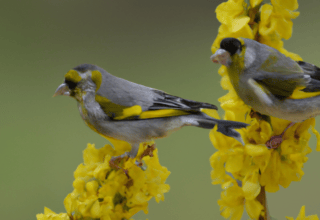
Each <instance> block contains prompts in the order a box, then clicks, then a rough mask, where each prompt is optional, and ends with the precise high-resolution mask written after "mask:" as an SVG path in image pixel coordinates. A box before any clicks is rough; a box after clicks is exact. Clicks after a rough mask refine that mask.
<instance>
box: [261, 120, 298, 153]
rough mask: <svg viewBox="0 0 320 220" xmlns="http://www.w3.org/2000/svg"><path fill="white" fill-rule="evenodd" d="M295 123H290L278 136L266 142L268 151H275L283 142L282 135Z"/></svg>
mask: <svg viewBox="0 0 320 220" xmlns="http://www.w3.org/2000/svg"><path fill="white" fill-rule="evenodd" d="M294 124H295V122H291V123H290V124H289V125H288V126H287V127H286V128H285V129H284V131H283V132H282V134H280V135H275V136H272V137H271V138H270V140H268V141H267V143H266V146H267V148H268V149H277V148H278V147H279V146H280V144H281V143H282V141H283V135H284V133H285V132H286V131H287V130H288V128H290V127H292V126H293V125H294Z"/></svg>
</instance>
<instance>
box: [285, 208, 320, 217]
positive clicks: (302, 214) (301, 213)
mask: <svg viewBox="0 0 320 220" xmlns="http://www.w3.org/2000/svg"><path fill="white" fill-rule="evenodd" d="M286 218H287V220H294V218H293V217H287V216H286ZM296 220H319V218H318V216H317V215H309V216H306V212H305V206H302V207H301V209H300V212H299V215H298V217H297V218H296Z"/></svg>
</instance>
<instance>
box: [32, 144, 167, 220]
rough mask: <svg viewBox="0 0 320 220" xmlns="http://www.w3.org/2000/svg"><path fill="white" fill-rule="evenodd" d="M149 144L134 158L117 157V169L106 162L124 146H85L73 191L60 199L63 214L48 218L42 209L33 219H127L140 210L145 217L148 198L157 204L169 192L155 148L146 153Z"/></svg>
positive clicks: (121, 150)
mask: <svg viewBox="0 0 320 220" xmlns="http://www.w3.org/2000/svg"><path fill="white" fill-rule="evenodd" d="M150 144H151V145H152V144H153V143H144V144H141V145H140V149H139V152H138V155H137V157H136V158H133V159H132V158H120V160H119V161H118V164H117V166H118V167H121V168H120V169H117V168H114V167H112V166H110V164H109V161H110V159H111V157H113V156H119V155H121V154H123V152H125V151H127V150H128V149H127V148H128V146H127V145H126V144H125V146H118V147H117V148H116V149H113V148H112V147H111V145H105V146H104V147H102V148H100V149H96V148H95V147H94V145H92V144H88V146H87V148H86V149H85V150H84V153H83V158H84V163H83V164H80V165H79V166H78V168H77V169H76V171H75V172H74V177H75V180H74V182H73V187H74V190H73V192H72V193H70V194H69V195H68V196H67V197H66V198H65V200H64V205H65V208H66V211H67V214H60V215H59V216H58V215H57V216H55V218H52V217H51V216H53V215H54V213H53V212H52V211H50V210H49V209H45V213H44V214H38V215H37V219H38V220H47V219H48V220H49V219H55V220H66V219H71V220H82V219H100V220H112V219H130V218H131V217H132V216H133V215H134V214H136V213H137V212H138V211H140V210H143V211H144V212H145V213H146V214H147V213H148V201H149V200H150V199H151V198H152V197H154V198H155V200H156V201H157V202H159V201H160V200H164V195H163V194H164V193H166V192H168V191H169V185H168V184H165V181H166V179H167V177H168V176H169V175H170V172H169V171H168V170H167V168H165V167H163V166H161V165H160V164H159V158H158V155H157V149H155V150H153V152H152V151H150V150H149V151H148V148H150ZM129 148H130V146H129ZM145 152H148V154H145ZM140 159H141V160H140ZM48 210H49V211H48Z"/></svg>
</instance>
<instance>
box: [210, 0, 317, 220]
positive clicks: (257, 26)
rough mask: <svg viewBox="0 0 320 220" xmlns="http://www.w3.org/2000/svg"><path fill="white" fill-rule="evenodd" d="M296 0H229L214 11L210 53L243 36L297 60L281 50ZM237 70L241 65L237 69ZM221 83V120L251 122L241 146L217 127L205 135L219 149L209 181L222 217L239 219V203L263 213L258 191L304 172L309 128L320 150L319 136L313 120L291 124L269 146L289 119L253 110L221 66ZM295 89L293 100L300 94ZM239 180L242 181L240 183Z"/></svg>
mask: <svg viewBox="0 0 320 220" xmlns="http://www.w3.org/2000/svg"><path fill="white" fill-rule="evenodd" d="M297 8H298V2H297V0H290V1H289V0H272V1H271V4H264V3H263V1H262V0H250V3H248V4H247V3H246V2H245V1H244V0H229V1H227V2H224V3H222V4H220V5H219V6H218V7H217V9H216V15H217V19H218V20H219V22H220V23H221V25H220V27H219V30H218V35H217V37H216V39H215V40H214V42H213V45H212V48H211V49H212V52H213V53H216V51H217V50H218V49H219V48H220V42H221V41H222V40H223V39H225V38H238V37H242V38H248V39H253V40H256V41H258V42H260V43H263V44H266V45H268V46H271V47H273V48H275V49H277V50H279V51H280V52H281V53H283V54H285V55H286V56H288V57H290V58H291V59H293V60H296V61H298V60H299V61H301V60H302V59H301V57H300V56H299V55H297V54H294V53H291V52H288V51H287V50H285V49H284V48H283V42H282V39H289V38H290V37H291V35H292V24H293V23H292V21H291V20H292V19H294V18H296V17H297V16H298V15H299V12H296V11H295V10H296V9H297ZM239 68H240V67H239ZM218 72H219V74H220V75H221V77H222V79H221V86H222V88H223V89H224V90H228V91H229V92H228V94H226V95H224V96H223V97H221V98H220V99H219V102H220V103H221V107H222V109H224V110H225V116H224V119H227V120H234V121H239V122H245V123H248V124H250V126H249V127H247V129H242V130H241V131H239V132H240V133H241V135H242V139H243V140H244V142H245V146H242V145H241V144H240V143H238V142H237V141H235V140H233V139H231V138H229V137H224V136H222V135H221V134H219V133H218V132H216V129H213V130H212V131H211V133H210V139H211V141H212V144H213V145H214V147H215V148H216V149H217V150H218V151H217V152H216V153H214V154H213V155H212V157H211V158H210V163H211V166H212V168H213V170H212V173H211V177H212V180H213V181H212V183H213V184H221V186H222V189H223V192H222V194H221V199H220V200H219V201H218V204H219V205H220V210H221V215H222V216H223V217H225V218H231V219H235V220H236V219H241V217H242V213H243V210H244V207H245V209H246V211H247V213H248V215H249V216H250V218H252V219H258V218H259V216H260V215H262V216H263V215H265V210H264V207H263V206H262V205H261V204H260V203H259V202H258V201H257V199H256V197H257V196H258V195H259V193H260V192H261V190H262V187H263V190H266V191H267V192H276V191H278V190H279V186H280V185H281V186H283V187H288V186H289V185H290V183H291V182H292V181H300V180H301V178H302V176H303V175H304V172H303V170H302V168H303V165H304V163H305V162H306V161H307V160H308V157H307V155H308V154H309V153H310V152H311V148H310V147H309V146H308V141H309V139H310V136H311V135H310V134H309V128H311V129H312V132H313V133H314V134H315V135H316V136H317V139H318V143H317V150H318V151H319V150H320V144H319V143H320V141H319V140H320V136H319V133H318V132H317V131H316V130H315V128H314V126H315V119H314V118H311V119H307V120H305V121H303V122H301V123H295V124H294V125H292V126H291V127H289V128H288V129H287V130H286V131H285V133H284V134H283V137H282V138H283V141H282V143H279V144H278V146H276V147H274V148H272V149H270V148H268V147H267V146H266V143H267V142H268V141H269V140H270V139H271V138H272V137H273V136H276V135H280V134H282V133H283V131H284V130H285V129H286V128H287V127H288V125H289V124H290V121H287V120H283V119H279V118H275V117H270V120H264V118H263V117H264V116H263V115H261V114H259V113H258V112H254V111H252V109H251V108H250V107H249V106H247V105H246V104H245V103H244V102H243V101H242V100H241V99H240V98H239V96H238V95H237V93H236V91H235V90H234V88H233V86H232V83H231V81H230V78H229V76H228V70H227V68H226V67H225V66H221V68H220V69H219V71H218ZM300 95H301V94H299V92H296V93H294V94H292V98H299V96H300ZM239 183H241V184H239Z"/></svg>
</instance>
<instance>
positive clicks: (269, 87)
mask: <svg viewBox="0 0 320 220" xmlns="http://www.w3.org/2000/svg"><path fill="white" fill-rule="evenodd" d="M211 60H212V61H213V62H214V63H220V64H222V65H224V66H226V68H227V73H228V75H229V78H230V81H231V84H232V85H233V87H234V89H235V91H236V93H237V94H238V96H239V97H240V98H241V99H242V100H243V101H244V103H245V104H247V105H249V106H250V107H252V108H253V110H254V111H257V112H259V113H261V114H263V115H267V116H273V117H276V118H281V119H286V120H289V121H291V122H293V123H291V124H290V125H289V126H291V125H292V124H294V123H295V122H302V121H304V120H306V119H308V118H312V117H315V116H317V115H319V114H320V69H319V68H318V67H316V66H315V65H313V64H310V63H306V62H303V61H297V62H296V61H294V60H292V59H291V58H289V57H287V56H285V55H284V54H282V53H281V52H279V51H278V50H276V49H274V48H272V47H269V46H267V45H265V44H261V43H259V42H257V41H254V40H251V39H246V38H224V39H223V40H222V41H221V43H220V49H218V50H217V51H216V52H215V54H213V55H212V56H211ZM295 92H300V96H299V98H297V97H294V93H295ZM282 135H283V134H282Z"/></svg>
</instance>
